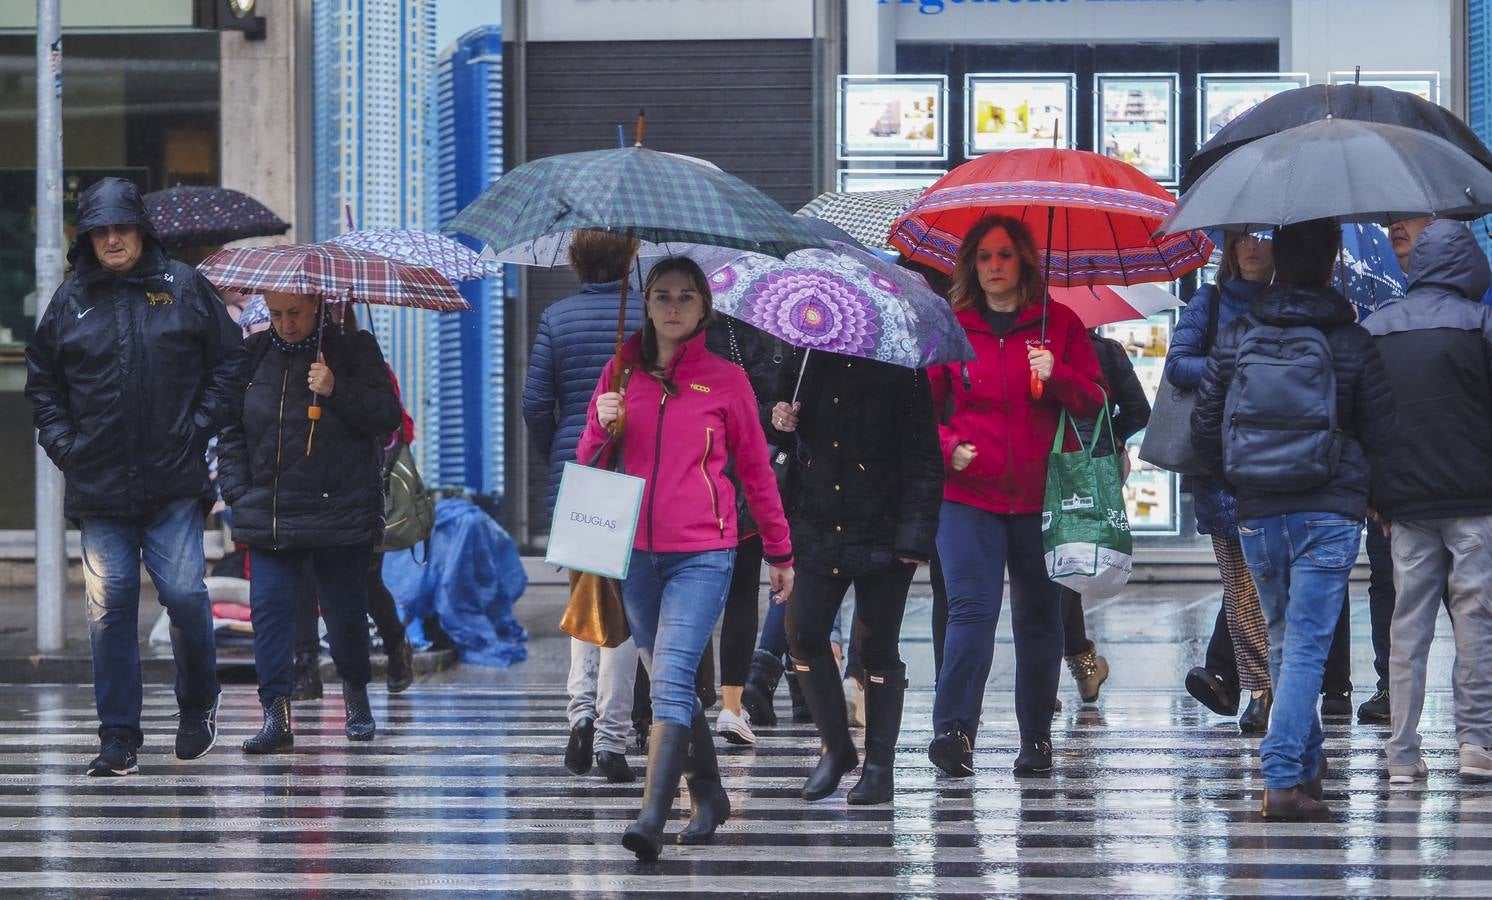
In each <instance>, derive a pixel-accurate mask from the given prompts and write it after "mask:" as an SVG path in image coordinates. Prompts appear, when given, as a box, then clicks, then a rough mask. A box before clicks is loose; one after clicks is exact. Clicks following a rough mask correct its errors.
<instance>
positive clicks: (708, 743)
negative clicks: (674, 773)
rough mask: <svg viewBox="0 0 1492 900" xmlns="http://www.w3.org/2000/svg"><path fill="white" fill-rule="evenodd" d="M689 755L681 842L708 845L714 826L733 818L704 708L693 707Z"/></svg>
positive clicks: (713, 833)
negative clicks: (685, 821) (685, 819)
mask: <svg viewBox="0 0 1492 900" xmlns="http://www.w3.org/2000/svg"><path fill="white" fill-rule="evenodd" d="M689 732H690V733H689V737H690V740H689V756H688V757H687V758H686V759H685V760H684V783H685V784H687V785H688V786H689V824H688V825H686V826H684V830H683V831H681V832H679V838H678V840H679V843H681V844H708V843H709V842H710V839H711V838H713V837H714V836H715V829H716V828H718V827H720V825H721V823H723V822H724V821H725V820H726V819H729V818H730V797H728V796H726V794H725V788H724V787H723V786H722V785H721V784H720V761H719V760H718V759H717V758H716V756H715V736H714V735H713V734H711V733H710V723H709V721H708V720H706V719H705V711H704V709H703V708H701V707H698V706H696V707H695V708H694V724H693V725H692V727H691V728H690V729H689Z"/></svg>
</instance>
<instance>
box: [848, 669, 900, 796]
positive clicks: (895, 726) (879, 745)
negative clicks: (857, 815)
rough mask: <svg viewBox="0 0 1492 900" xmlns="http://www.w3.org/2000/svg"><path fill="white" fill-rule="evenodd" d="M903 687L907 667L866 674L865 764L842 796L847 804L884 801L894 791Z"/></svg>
mask: <svg viewBox="0 0 1492 900" xmlns="http://www.w3.org/2000/svg"><path fill="white" fill-rule="evenodd" d="M906 690H907V667H906V666H898V667H897V668H895V669H892V670H890V671H887V672H866V673H865V765H864V766H863V767H862V768H861V769H860V781H859V782H857V783H856V784H855V786H854V787H852V788H850V793H849V796H847V797H846V798H845V801H846V802H847V803H851V804H854V805H856V806H868V805H871V804H875V803H887V802H889V801H890V800H891V797H892V795H893V794H894V793H895V792H896V783H895V777H894V774H893V773H894V771H895V769H896V738H897V737H898V736H899V735H900V734H901V708H902V700H903V698H904V697H905V696H906Z"/></svg>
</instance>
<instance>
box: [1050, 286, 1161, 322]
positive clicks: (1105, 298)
mask: <svg viewBox="0 0 1492 900" xmlns="http://www.w3.org/2000/svg"><path fill="white" fill-rule="evenodd" d="M1051 294H1052V299H1053V300H1055V301H1057V302H1058V303H1060V304H1062V305H1063V306H1066V307H1067V308H1069V309H1071V310H1072V311H1073V312H1075V313H1077V314H1078V318H1079V319H1081V320H1082V321H1083V327H1084V328H1097V327H1098V326H1100V325H1108V324H1110V323H1111V322H1128V321H1130V320H1131V319H1148V318H1150V317H1151V316H1153V315H1155V314H1156V313H1160V312H1165V311H1166V310H1168V309H1171V308H1173V307H1176V306H1180V305H1181V298H1180V297H1177V296H1176V295H1175V294H1173V293H1171V291H1170V290H1169V289H1168V288H1165V287H1162V286H1161V285H1158V284H1133V285H1109V284H1106V285H1096V286H1086V287H1054V288H1052V289H1051Z"/></svg>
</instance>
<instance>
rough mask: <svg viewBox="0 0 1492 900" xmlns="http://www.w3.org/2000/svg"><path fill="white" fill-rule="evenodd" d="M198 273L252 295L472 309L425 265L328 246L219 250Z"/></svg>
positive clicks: (218, 284)
mask: <svg viewBox="0 0 1492 900" xmlns="http://www.w3.org/2000/svg"><path fill="white" fill-rule="evenodd" d="M197 268H198V269H199V270H200V271H201V272H202V274H203V275H205V276H207V280H208V281H211V282H212V283H213V284H215V285H217V286H218V287H220V288H232V289H234V290H239V291H249V292H252V293H262V292H265V291H273V292H276V293H284V294H311V295H314V296H317V297H325V298H327V299H329V300H332V301H356V302H359V303H377V304H380V305H383V306H410V307H414V308H416V309H434V310H439V311H441V312H453V311H458V310H464V309H471V304H469V303H467V302H466V301H465V300H464V299H462V297H461V295H460V294H458V293H457V292H456V288H455V287H454V286H453V285H452V284H451V283H450V282H449V281H447V280H446V279H445V277H444V276H442V275H441V274H440V273H439V272H437V271H436V270H434V269H432V268H430V267H429V266H416V265H411V264H409V263H405V262H399V261H398V260H393V259H389V258H388V257H384V256H379V255H377V254H376V253H369V252H367V251H364V250H353V249H350V248H348V247H343V246H341V245H338V244H332V243H320V244H282V245H280V246H276V247H235V248H233V249H231V250H219V251H218V252H217V253H214V254H213V255H212V256H209V257H208V258H207V259H206V260H204V261H203V263H202V264H201V265H200V266H198V267H197Z"/></svg>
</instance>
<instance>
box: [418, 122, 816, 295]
mask: <svg viewBox="0 0 1492 900" xmlns="http://www.w3.org/2000/svg"><path fill="white" fill-rule="evenodd" d="M577 228H589V229H594V230H597V231H612V232H617V233H625V232H627V231H629V230H630V231H631V233H632V235H633V237H636V238H638V239H640V240H643V241H647V242H650V243H655V244H669V243H689V244H709V245H713V246H716V247H731V248H735V249H738V250H750V251H753V252H756V253H765V254H768V255H771V256H777V257H783V256H786V255H787V254H789V253H791V252H793V251H794V250H802V249H805V248H808V247H819V248H821V247H823V246H824V243H823V241H820V240H819V239H817V238H815V237H814V236H813V233H812V232H811V231H809V230H808V229H807V228H805V227H804V225H803V223H802V220H800V219H794V218H793V217H792V216H790V215H788V213H787V211H786V210H785V209H783V208H782V207H781V206H780V205H778V204H777V203H776V202H775V201H773V200H772V199H771V198H770V197H768V196H767V195H766V194H763V193H762V192H761V191H758V190H757V189H756V188H754V187H752V186H751V185H749V184H747V183H746V182H744V181H742V180H741V179H739V178H736V177H735V176H734V175H729V174H727V173H725V172H723V171H721V170H720V169H718V168H716V167H715V166H713V165H711V164H709V163H707V162H704V161H703V160H697V159H693V158H691V157H688V156H679V155H676V154H673V153H661V152H658V151H656V150H649V149H647V148H645V147H640V146H633V147H623V148H621V149H617V150H592V151H588V152H585V153H565V154H562V155H560V156H550V157H546V158H544V159H539V160H535V161H533V162H530V163H524V164H523V165H521V166H519V167H518V168H516V169H514V170H513V171H511V172H509V173H507V174H506V175H504V176H502V177H501V178H499V179H498V180H497V182H496V183H494V184H493V185H491V186H490V187H488V188H487V190H485V191H483V192H482V195H481V196H480V197H478V198H477V199H476V200H474V201H473V202H472V203H471V205H470V206H468V207H466V209H463V210H462V211H461V213H460V215H458V216H456V218H455V219H454V220H452V221H451V223H450V224H448V225H446V226H445V229H444V230H445V231H459V232H461V233H463V234H469V235H471V236H472V237H475V238H477V239H479V240H481V241H483V242H485V243H486V244H488V245H489V246H490V247H491V248H492V250H493V251H494V252H495V253H496V255H497V258H498V259H500V260H503V261H505V262H518V263H526V264H529V265H539V266H552V265H555V264H557V263H562V262H563V259H564V257H563V255H561V254H556V253H554V252H552V251H553V248H552V246H548V245H547V244H546V242H545V241H544V240H543V239H544V238H546V237H549V236H554V235H558V234H562V233H568V232H570V231H573V230H575V229H577ZM550 243H552V242H550ZM544 247H548V249H547V250H546V249H542V248H544Z"/></svg>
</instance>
